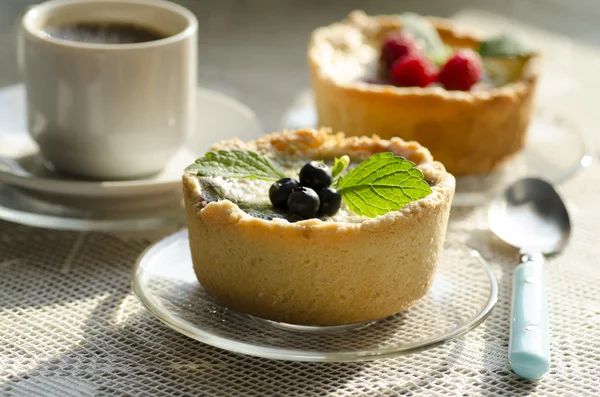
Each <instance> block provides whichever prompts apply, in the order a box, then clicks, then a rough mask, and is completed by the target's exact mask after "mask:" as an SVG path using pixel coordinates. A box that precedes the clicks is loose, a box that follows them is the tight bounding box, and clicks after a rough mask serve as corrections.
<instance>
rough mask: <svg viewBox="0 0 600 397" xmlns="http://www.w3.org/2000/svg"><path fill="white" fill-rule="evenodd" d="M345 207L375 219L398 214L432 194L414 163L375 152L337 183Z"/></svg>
mask: <svg viewBox="0 0 600 397" xmlns="http://www.w3.org/2000/svg"><path fill="white" fill-rule="evenodd" d="M338 191H339V192H340V194H341V195H342V198H343V199H344V202H345V203H346V205H348V207H349V208H350V209H351V210H352V211H354V212H355V213H357V214H358V215H364V216H368V217H369V218H374V217H375V216H377V215H383V214H386V213H388V212H390V211H397V210H399V209H401V208H402V207H404V206H405V205H406V204H408V203H410V202H411V201H416V200H419V199H422V198H423V197H425V196H427V195H428V194H430V193H431V188H430V187H429V185H428V184H427V182H426V181H425V180H424V179H423V173H422V172H421V171H419V170H418V169H417V168H416V167H415V163H413V162H412V161H409V160H406V159H404V158H403V157H400V156H396V155H394V154H393V153H389V152H386V153H377V154H374V155H373V156H371V157H369V158H368V159H366V160H365V161H363V162H362V163H360V164H359V165H358V167H356V168H355V169H353V170H352V171H350V172H348V174H347V175H346V176H345V177H344V178H342V179H341V180H340V182H339V184H338Z"/></svg>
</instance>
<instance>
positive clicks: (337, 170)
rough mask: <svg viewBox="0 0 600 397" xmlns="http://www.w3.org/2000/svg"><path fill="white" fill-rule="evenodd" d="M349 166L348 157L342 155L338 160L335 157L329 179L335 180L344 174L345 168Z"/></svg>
mask: <svg viewBox="0 0 600 397" xmlns="http://www.w3.org/2000/svg"><path fill="white" fill-rule="evenodd" d="M348 164H350V157H348V156H346V155H343V156H342V157H340V158H339V159H338V158H337V157H336V158H335V160H334V161H333V168H332V169H331V177H332V178H333V179H335V178H337V177H338V176H340V175H341V174H342V172H344V170H345V169H346V167H348Z"/></svg>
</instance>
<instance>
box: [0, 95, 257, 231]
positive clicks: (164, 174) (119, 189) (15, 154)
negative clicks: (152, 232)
mask: <svg viewBox="0 0 600 397" xmlns="http://www.w3.org/2000/svg"><path fill="white" fill-rule="evenodd" d="M196 103H197V112H196V115H197V120H196V129H195V133H194V134H192V135H191V136H190V137H188V140H187V143H186V145H185V146H184V148H183V149H181V150H179V151H178V152H177V153H176V154H175V155H174V156H173V157H172V158H171V159H170V160H169V161H168V163H167V164H166V165H165V167H164V169H163V170H162V171H161V172H160V173H159V174H156V175H153V176H150V177H146V178H142V179H135V180H126V181H96V180H82V179H76V178H74V177H71V176H67V175H64V174H62V173H60V172H58V171H56V170H55V169H54V168H53V167H52V165H51V164H49V163H48V162H47V161H45V160H44V159H43V158H42V157H41V156H40V153H39V150H38V147H37V145H36V144H35V142H33V140H32V139H31V138H30V137H29V134H28V132H27V127H26V122H25V120H26V117H25V90H24V87H23V85H13V86H9V87H5V88H2V89H0V219H3V220H8V221H11V222H16V223H21V224H25V225H30V226H37V227H48V228H53V229H66V230H142V229H150V228H156V227H163V226H179V225H183V223H184V211H183V208H182V204H181V174H182V171H183V169H184V168H185V167H186V166H187V165H189V164H190V163H192V162H193V161H194V160H195V159H196V158H197V157H200V156H201V155H202V154H203V153H204V152H206V150H207V149H208V147H209V146H210V145H211V144H212V143H214V142H215V141H219V140H225V139H230V138H233V137H238V138H240V139H244V140H247V139H253V138H257V137H258V136H260V135H262V134H263V131H262V127H261V126H260V123H259V122H258V119H257V117H256V115H255V114H254V112H252V111H251V110H250V109H249V108H248V107H246V106H245V105H243V104H241V103H240V102H238V101H236V100H234V99H232V98H229V97H227V96H225V95H223V94H220V93H217V92H214V91H210V90H207V89H198V91H197V101H196Z"/></svg>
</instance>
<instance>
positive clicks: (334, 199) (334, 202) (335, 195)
mask: <svg viewBox="0 0 600 397" xmlns="http://www.w3.org/2000/svg"><path fill="white" fill-rule="evenodd" d="M319 200H320V201H321V207H320V208H319V214H320V215H326V216H331V215H334V214H335V213H336V212H338V211H339V210H340V207H341V206H342V195H341V194H340V193H339V192H338V191H337V190H335V189H334V188H332V187H326V188H325V189H321V190H319Z"/></svg>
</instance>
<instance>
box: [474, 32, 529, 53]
mask: <svg viewBox="0 0 600 397" xmlns="http://www.w3.org/2000/svg"><path fill="white" fill-rule="evenodd" d="M478 51H479V55H481V56H482V57H487V58H509V57H526V56H529V55H532V54H534V53H535V51H534V50H533V49H532V48H531V47H529V46H528V45H527V44H525V43H523V42H522V41H520V40H518V39H517V38H516V37H514V36H511V35H508V34H504V35H501V36H496V37H491V38H489V39H487V40H485V41H482V42H481V44H480V45H479V49H478Z"/></svg>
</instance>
